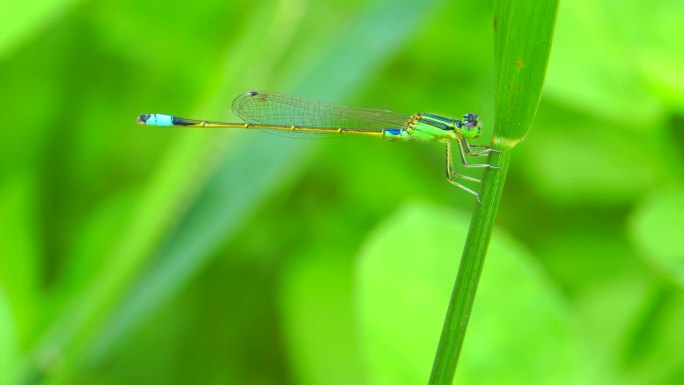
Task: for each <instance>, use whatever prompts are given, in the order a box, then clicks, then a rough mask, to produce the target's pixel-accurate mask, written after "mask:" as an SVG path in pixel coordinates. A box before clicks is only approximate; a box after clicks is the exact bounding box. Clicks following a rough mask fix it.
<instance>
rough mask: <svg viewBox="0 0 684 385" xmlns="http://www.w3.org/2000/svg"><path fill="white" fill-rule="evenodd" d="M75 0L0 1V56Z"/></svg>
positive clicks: (67, 7)
mask: <svg viewBox="0 0 684 385" xmlns="http://www.w3.org/2000/svg"><path fill="white" fill-rule="evenodd" d="M76 2H77V0H47V1H46V0H27V1H3V2H2V3H0V58H2V57H3V56H5V55H6V54H7V53H8V51H10V50H11V49H12V48H14V47H16V46H18V45H20V44H21V43H22V42H23V41H25V40H27V39H28V38H30V37H31V35H33V34H34V33H36V32H37V31H38V30H39V29H41V28H43V27H45V25H47V24H48V23H50V22H52V21H54V20H55V19H56V18H58V17H59V16H60V15H61V14H63V13H64V12H66V11H67V10H68V9H69V8H70V7H71V6H72V5H73V4H75V3H76Z"/></svg>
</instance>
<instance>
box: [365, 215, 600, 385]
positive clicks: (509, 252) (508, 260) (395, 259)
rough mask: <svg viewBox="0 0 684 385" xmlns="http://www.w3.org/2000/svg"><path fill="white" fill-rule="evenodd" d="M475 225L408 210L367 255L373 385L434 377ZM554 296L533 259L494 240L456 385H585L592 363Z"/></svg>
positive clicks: (379, 233) (379, 234)
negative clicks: (459, 255)
mask: <svg viewBox="0 0 684 385" xmlns="http://www.w3.org/2000/svg"><path fill="white" fill-rule="evenodd" d="M467 229H468V217H467V216H466V215H464V214H460V213H455V212H452V211H450V210H447V209H444V208H441V207H433V206H427V205H423V204H411V205H407V206H406V207H404V208H403V209H402V210H401V211H399V212H398V213H397V214H395V215H393V216H392V217H390V218H388V219H387V220H386V222H385V223H384V224H383V225H381V226H380V227H379V228H378V229H376V231H375V232H374V233H373V234H372V236H371V237H370V238H369V239H368V240H367V243H366V245H365V247H364V249H363V251H362V252H361V255H360V260H359V262H360V265H359V285H360V289H359V291H358V301H359V302H358V303H359V306H360V307H359V310H360V324H361V330H362V338H361V341H363V346H364V348H365V349H366V350H365V353H366V356H367V360H368V365H369V373H370V382H371V383H373V384H393V385H397V384H421V383H424V382H425V381H426V379H427V378H428V376H429V374H430V369H431V366H432V365H431V364H432V358H433V356H434V352H435V349H436V347H437V340H438V338H439V332H440V327H441V323H442V321H443V319H444V315H445V304H447V303H448V301H449V293H450V289H451V285H452V282H453V277H454V276H455V274H456V270H457V267H458V261H455V260H453V258H452V257H451V256H452V255H453V251H454V250H459V249H461V248H462V247H463V234H465V233H466V231H467ZM583 353H584V352H583V351H582V349H581V346H580V345H579V341H578V339H577V334H576V330H575V325H573V323H572V320H571V318H570V316H569V314H568V313H567V309H566V308H565V307H564V305H563V303H562V301H561V300H560V298H559V297H558V295H557V293H556V291H555V288H554V287H553V286H551V285H550V284H549V283H548V282H547V281H546V280H545V279H544V277H543V276H542V275H541V272H540V271H539V270H538V268H537V267H536V266H534V265H533V264H532V263H531V258H530V256H529V254H528V253H527V251H525V250H524V248H522V246H521V245H519V244H518V243H517V242H515V240H513V239H511V238H510V237H508V236H506V235H505V234H502V233H497V234H496V236H494V238H493V241H492V244H491V247H490V251H489V255H488V264H487V269H486V274H484V275H483V277H482V281H481V284H480V287H479V289H478V300H477V304H476V306H475V308H474V311H473V314H472V319H471V322H470V325H469V330H468V335H467V338H466V342H465V347H464V349H463V352H462V357H461V362H460V365H459V370H458V372H457V374H456V381H457V382H458V383H463V384H469V383H472V384H482V383H491V384H520V383H541V384H564V383H568V384H575V383H587V380H588V379H589V377H590V376H589V372H587V365H588V362H586V361H584V359H586V357H585V356H584V354H583Z"/></svg>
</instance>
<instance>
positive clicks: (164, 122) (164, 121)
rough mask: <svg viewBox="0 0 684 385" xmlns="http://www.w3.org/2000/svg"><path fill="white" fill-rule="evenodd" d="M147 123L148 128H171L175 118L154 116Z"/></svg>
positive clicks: (161, 115)
mask: <svg viewBox="0 0 684 385" xmlns="http://www.w3.org/2000/svg"><path fill="white" fill-rule="evenodd" d="M145 123H146V124H147V125H148V126H159V127H169V126H173V117H172V116H169V115H163V114H152V115H151V116H150V118H149V119H147V121H146V122H145Z"/></svg>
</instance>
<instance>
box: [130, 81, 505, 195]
mask: <svg viewBox="0 0 684 385" xmlns="http://www.w3.org/2000/svg"><path fill="white" fill-rule="evenodd" d="M232 107H233V112H234V113H235V114H236V115H237V116H239V117H240V118H241V119H242V120H244V121H245V123H223V122H212V121H207V120H195V119H185V118H179V117H175V116H170V115H162V114H143V115H140V116H139V117H138V123H139V124H143V125H147V126H163V127H168V126H174V127H175V126H182V127H206V128H247V129H265V130H276V131H280V132H283V131H284V132H291V133H295V134H301V133H308V134H338V135H367V136H375V137H379V138H384V139H388V140H390V141H407V140H421V141H435V142H441V143H444V144H446V176H447V180H448V181H449V183H451V184H453V185H455V186H457V187H459V188H461V189H463V190H465V191H467V192H468V193H470V194H473V195H474V196H475V197H476V198H477V200H478V202H479V201H480V196H479V194H478V193H477V192H476V191H475V190H472V189H470V188H468V187H466V186H464V185H462V184H461V183H459V182H458V181H456V179H461V180H467V181H471V182H477V183H479V182H480V180H479V179H477V178H473V177H470V176H467V175H463V174H459V173H456V171H455V169H454V163H453V151H452V145H453V143H456V145H457V146H458V152H459V154H460V158H461V163H463V166H464V167H479V168H482V167H489V168H496V167H493V166H491V165H489V164H487V163H473V164H471V163H468V161H467V157H477V156H487V154H488V153H490V152H492V151H495V150H493V149H491V148H489V147H487V146H482V145H471V144H470V143H469V142H468V141H469V140H471V139H475V138H477V137H478V136H480V131H481V125H480V119H479V117H478V116H477V114H473V113H467V114H465V115H463V119H451V118H446V117H442V116H437V115H432V114H426V113H415V114H412V115H407V114H401V113H397V112H392V111H387V110H378V109H370V108H353V107H345V106H339V105H334V104H330V103H325V102H320V101H317V100H311V99H307V98H303V97H298V96H291V95H286V94H281V93H276V92H270V91H249V92H246V93H243V94H240V95H238V96H237V97H236V98H235V100H234V101H233V106H232ZM477 148H480V149H481V150H478V151H475V150H474V149H477Z"/></svg>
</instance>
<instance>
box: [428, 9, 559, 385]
mask: <svg viewBox="0 0 684 385" xmlns="http://www.w3.org/2000/svg"><path fill="white" fill-rule="evenodd" d="M557 6H558V1H557V0H534V1H514V0H499V1H497V2H496V4H495V7H494V8H495V10H494V60H495V71H496V74H495V78H496V84H495V87H496V89H495V109H496V122H495V124H494V136H493V138H492V142H493V145H494V147H495V148H497V149H498V150H499V151H500V152H498V153H494V154H492V155H490V159H489V162H490V163H491V164H492V165H493V166H496V167H498V169H496V170H492V169H487V171H486V172H485V174H484V178H483V180H482V190H481V191H480V195H481V197H482V204H479V205H476V208H475V213H474V215H473V219H472V221H471V223H470V229H469V231H468V237H467V239H466V244H465V247H464V249H463V256H462V258H461V265H460V267H459V270H458V275H457V277H456V283H455V284H454V288H453V291H452V294H451V300H450V302H449V308H448V310H447V316H446V319H445V321H444V327H443V329H442V336H441V338H440V342H439V347H438V348H437V354H436V357H435V361H434V364H433V368H432V374H431V376H430V384H432V385H437V384H439V385H451V383H452V382H453V379H454V374H455V371H456V366H457V364H458V358H459V355H460V353H461V347H462V346H463V340H464V338H465V332H466V328H467V326H468V320H469V319H470V313H471V311H472V307H473V302H474V300H475V293H476V292H477V286H478V283H479V280H480V275H481V273H482V267H483V266H484V259H485V255H486V254H487V248H488V246H489V241H490V239H491V236H492V232H493V230H494V220H495V218H496V213H497V211H498V209H499V203H500V202H501V196H502V195H503V188H504V183H505V181H506V175H507V174H508V167H509V165H510V160H511V151H512V149H513V147H514V146H515V145H516V144H517V143H519V142H520V141H522V139H523V138H524V137H525V135H526V134H527V132H528V130H529V126H530V124H531V123H532V120H533V118H534V115H535V113H536V110H537V106H538V105H539V98H540V96H541V90H542V85H543V84H544V75H545V73H546V65H547V63H548V58H549V52H550V50H551V40H552V35H553V26H554V22H555V19H556V9H557Z"/></svg>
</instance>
